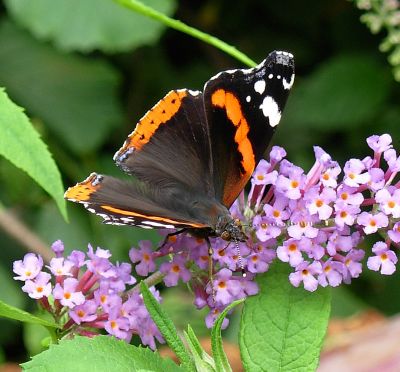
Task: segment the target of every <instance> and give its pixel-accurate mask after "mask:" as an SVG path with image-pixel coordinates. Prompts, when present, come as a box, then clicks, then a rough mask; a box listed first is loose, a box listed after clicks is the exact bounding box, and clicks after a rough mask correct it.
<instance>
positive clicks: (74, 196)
mask: <svg viewBox="0 0 400 372" xmlns="http://www.w3.org/2000/svg"><path fill="white" fill-rule="evenodd" d="M97 177H98V176H97V174H96V173H92V174H91V175H90V176H89V177H88V178H86V179H85V180H84V181H82V182H79V183H78V184H76V185H75V186H72V187H70V188H68V190H67V191H66V192H65V194H64V198H65V199H68V200H71V201H75V202H85V201H87V200H89V199H90V195H91V194H93V193H94V192H95V191H96V190H97V189H98V188H99V186H100V184H99V183H98V184H96V183H95V182H94V181H95V180H96V178H97ZM93 183H94V185H93Z"/></svg>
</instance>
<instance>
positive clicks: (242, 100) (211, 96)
mask: <svg viewBox="0 0 400 372" xmlns="http://www.w3.org/2000/svg"><path fill="white" fill-rule="evenodd" d="M293 80H294V62H293V56H292V55H291V54H290V53H287V52H273V53H271V54H270V55H269V56H268V57H267V58H266V59H265V60H264V61H263V62H262V63H261V64H259V65H258V66H256V67H255V68H252V69H247V70H242V69H238V70H230V71H225V72H221V73H219V74H218V75H216V76H215V77H214V78H211V79H210V80H209V81H208V82H207V83H206V85H205V88H204V104H205V108H206V116H207V122H208V127H209V131H210V139H211V148H212V163H213V165H212V167H213V179H214V188H215V193H216V198H217V199H219V200H221V201H222V202H223V204H224V205H225V206H227V207H229V206H230V205H231V204H232V203H233V201H234V200H235V199H236V197H237V196H238V194H239V193H240V191H241V190H242V189H243V188H244V186H245V185H246V183H247V182H248V180H249V179H250V177H251V174H252V173H253V171H254V169H255V166H256V165H257V163H258V161H259V160H260V159H261V158H262V156H263V154H264V152H265V151H266V150H267V148H268V145H269V143H270V141H271V137H272V135H273V133H274V131H275V127H276V125H277V124H278V123H279V120H280V117H281V114H282V110H283V108H284V106H285V103H286V100H287V97H288V94H289V90H290V88H291V85H292V84H293Z"/></svg>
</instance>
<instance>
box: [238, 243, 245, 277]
mask: <svg viewBox="0 0 400 372" xmlns="http://www.w3.org/2000/svg"><path fill="white" fill-rule="evenodd" d="M235 247H236V255H237V256H238V263H239V267H240V271H241V272H242V276H243V278H245V277H246V275H247V274H246V271H245V270H244V265H243V258H242V254H241V253H240V247H239V242H238V241H237V240H236V239H235Z"/></svg>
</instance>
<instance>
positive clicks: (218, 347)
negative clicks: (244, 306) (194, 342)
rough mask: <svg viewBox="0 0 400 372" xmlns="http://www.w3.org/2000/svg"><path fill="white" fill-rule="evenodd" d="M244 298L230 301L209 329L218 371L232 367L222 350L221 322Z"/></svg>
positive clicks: (225, 371) (227, 370) (226, 371)
mask: <svg viewBox="0 0 400 372" xmlns="http://www.w3.org/2000/svg"><path fill="white" fill-rule="evenodd" d="M243 301H244V299H241V300H237V301H234V302H232V303H231V304H230V305H229V306H227V307H226V308H225V309H224V310H223V311H222V312H221V314H220V315H219V317H218V319H217V320H216V321H215V324H214V326H213V328H212V330H211V348H212V352H213V357H214V360H215V367H216V370H217V371H218V372H219V371H221V372H230V371H232V368H231V366H230V364H229V361H228V358H227V356H226V354H225V352H224V347H223V345H222V336H221V328H222V323H223V321H224V319H225V317H226V314H228V312H229V311H230V310H232V309H233V308H234V307H235V306H237V305H239V304H241V303H242V302H243Z"/></svg>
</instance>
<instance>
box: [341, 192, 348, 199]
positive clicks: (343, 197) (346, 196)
mask: <svg viewBox="0 0 400 372" xmlns="http://www.w3.org/2000/svg"><path fill="white" fill-rule="evenodd" d="M340 197H341V198H342V200H347V199H348V198H349V194H348V193H347V192H344V193H342V194H341V195H340Z"/></svg>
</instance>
